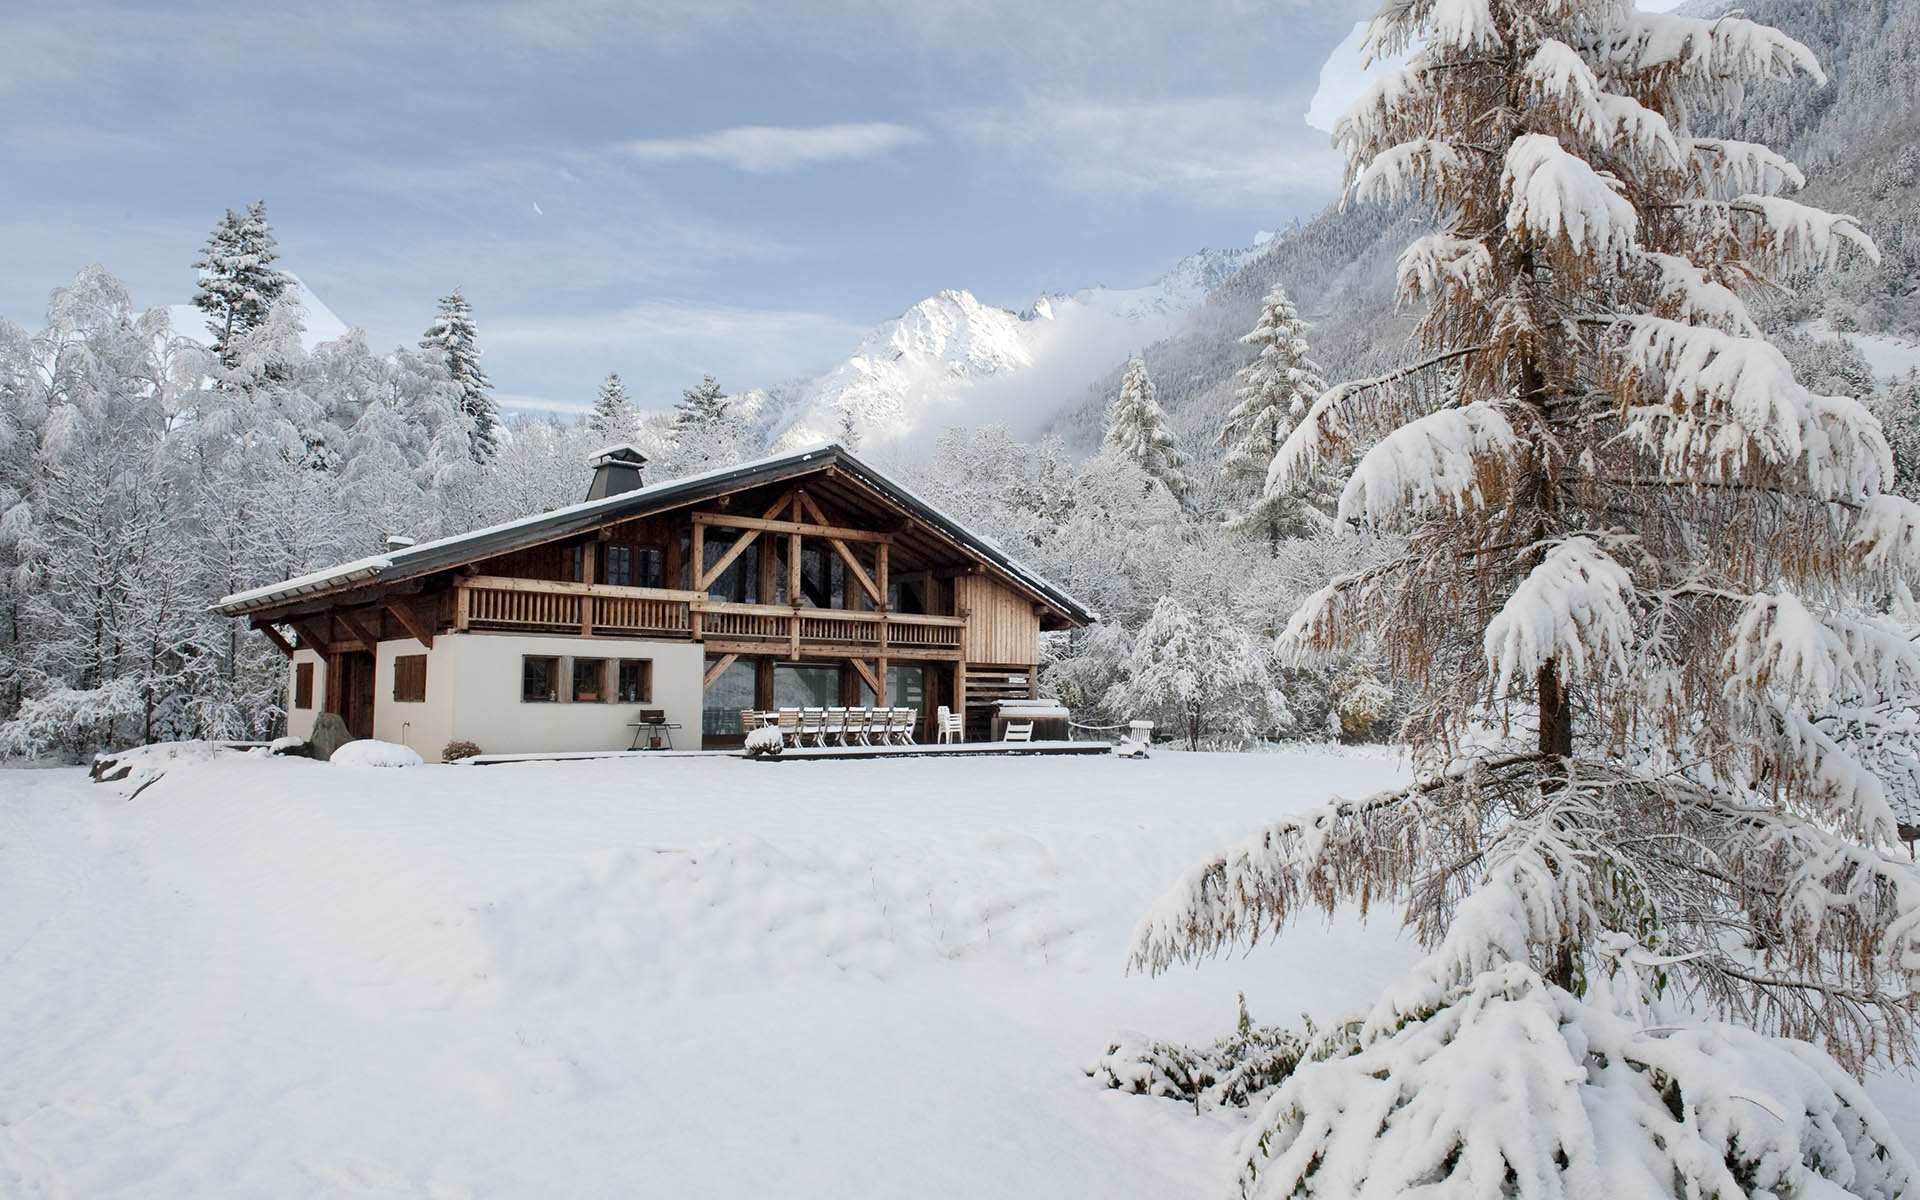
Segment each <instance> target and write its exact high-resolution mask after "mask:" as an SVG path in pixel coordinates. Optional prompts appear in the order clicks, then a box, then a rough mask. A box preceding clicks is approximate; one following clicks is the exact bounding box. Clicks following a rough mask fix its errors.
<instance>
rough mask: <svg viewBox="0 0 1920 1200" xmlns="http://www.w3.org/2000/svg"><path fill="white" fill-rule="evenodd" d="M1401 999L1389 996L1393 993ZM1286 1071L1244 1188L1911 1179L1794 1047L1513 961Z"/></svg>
mask: <svg viewBox="0 0 1920 1200" xmlns="http://www.w3.org/2000/svg"><path fill="white" fill-rule="evenodd" d="M1396 999H1397V998H1396ZM1366 1026H1367V1033H1366V1035H1365V1037H1364V1042H1363V1044H1362V1045H1360V1046H1359V1047H1358V1048H1357V1050H1356V1052H1354V1053H1351V1054H1347V1055H1323V1056H1319V1057H1317V1058H1315V1059H1313V1060H1310V1061H1307V1062H1305V1063H1303V1064H1302V1065H1300V1066H1299V1068H1298V1069H1297V1070H1296V1071H1293V1072H1291V1073H1290V1077H1289V1078H1287V1079H1285V1080H1284V1081H1283V1082H1282V1083H1281V1085H1280V1086H1279V1088H1278V1090H1277V1091H1275V1092H1274V1093H1273V1095H1272V1096H1271V1098H1269V1099H1268V1100H1267V1102H1266V1104H1265V1106H1264V1108H1263V1109H1262V1111H1261V1113H1260V1117H1259V1121H1258V1123H1257V1125H1256V1128H1255V1132H1254V1133H1253V1134H1252V1135H1251V1136H1250V1137H1249V1138H1248V1139H1247V1142H1246V1145H1245V1147H1244V1148H1245V1151H1246V1154H1247V1160H1246V1164H1245V1166H1244V1167H1243V1168H1242V1171H1241V1174H1240V1189H1241V1194H1242V1195H1243V1196H1247V1197H1275V1198H1278V1197H1295V1196H1326V1197H1335V1196H1338V1197H1350V1196H1405V1195H1412V1194H1415V1193H1419V1194H1421V1195H1433V1196H1460V1197H1478V1196H1569V1197H1571V1196H1623V1197H1624V1196H1635V1197H1652V1196H1673V1197H1707V1196H1717V1197H1736V1196H1738V1197H1746V1196H1752V1197H1786V1196H1816V1195H1819V1196H1865V1197H1876V1198H1878V1200H1895V1198H1896V1197H1899V1196H1902V1195H1906V1194H1908V1193H1907V1191H1906V1190H1905V1189H1907V1188H1909V1187H1910V1186H1911V1184H1912V1179H1913V1176H1914V1174H1915V1167H1914V1163H1913V1160H1912V1159H1911V1158H1910V1157H1909V1156H1908V1155H1907V1154H1906V1153H1905V1152H1904V1151H1903V1150H1901V1149H1900V1147H1899V1144H1898V1142H1897V1140H1896V1139H1895V1137H1894V1132H1893V1130H1892V1128H1891V1127H1890V1126H1889V1125H1888V1124H1887V1122H1886V1120H1885V1119H1884V1118H1882V1117H1881V1116H1880V1115H1879V1114H1878V1113H1877V1112H1876V1111H1875V1109H1874V1107H1873V1105H1872V1103H1871V1102H1870V1101H1868V1099H1867V1096H1866V1092H1865V1090H1864V1089H1863V1088H1862V1087H1861V1086H1860V1084H1859V1083H1858V1082H1857V1081H1856V1080H1854V1079H1853V1078H1852V1077H1851V1076H1849V1075H1848V1074H1847V1073H1846V1072H1845V1071H1842V1070H1841V1069H1839V1068H1838V1067H1837V1066H1836V1065H1835V1064H1834V1062H1833V1060H1832V1059H1831V1058H1829V1057H1827V1056H1826V1055H1825V1054H1823V1053H1821V1052H1820V1051H1818V1050H1816V1049H1814V1048H1813V1047H1811V1046H1808V1045H1806V1044H1804V1043H1800V1042H1793V1041H1787V1040H1784V1039H1777V1038H1768V1037H1763V1036H1761V1035H1759V1034H1756V1033H1754V1032H1752V1031H1751V1030H1747V1029H1742V1028H1739V1027H1738V1026H1732V1025H1720V1024H1698V1025H1689V1026H1687V1027H1667V1028H1653V1029H1650V1028H1648V1027H1647V1025H1646V1024H1645V1023H1644V1022H1642V1021H1637V1020H1630V1019H1626V1018H1624V1017H1622V1016H1620V1015H1618V1014H1616V1013H1611V1012H1607V1011H1605V1010H1603V1009H1601V1008H1599V1007H1597V1006H1595V1005H1591V1004H1586V1003H1584V1002H1582V1001H1581V1000H1579V999H1578V998H1577V997H1575V996H1573V995H1572V994H1570V993H1568V992H1566V991H1564V990H1562V989H1560V988H1556V987H1553V986H1552V985H1550V984H1548V983H1547V982H1546V981H1545V980H1543V979H1541V978H1540V976H1539V975H1538V974H1536V973H1535V972H1533V971H1531V970H1529V969H1528V968H1526V967H1525V966H1523V965H1521V964H1519V963H1507V964H1505V965H1504V966H1501V967H1497V968H1494V969H1492V970H1489V971H1487V972H1485V973H1483V974H1481V975H1479V976H1477V977H1475V978H1474V979H1473V980H1471V981H1470V982H1469V984H1468V985H1467V986H1466V987H1464V988H1462V989H1459V991H1458V992H1457V993H1456V994H1452V995H1451V996H1450V997H1449V999H1448V1000H1447V1001H1446V1002H1445V1003H1444V1004H1442V1005H1440V1006H1439V1007H1437V1008H1426V1007H1418V1006H1416V1007H1414V1008H1412V1009H1410V1010H1409V1009H1403V1008H1402V1007H1400V1005H1399V1004H1398V1003H1396V1002H1395V1000H1392V999H1390V1000H1389V1001H1386V1002H1383V1004H1382V1006H1381V1008H1379V1009H1377V1010H1376V1011H1375V1012H1374V1013H1373V1014H1372V1015H1371V1016H1370V1017H1369V1019H1368V1021H1367V1023H1366Z"/></svg>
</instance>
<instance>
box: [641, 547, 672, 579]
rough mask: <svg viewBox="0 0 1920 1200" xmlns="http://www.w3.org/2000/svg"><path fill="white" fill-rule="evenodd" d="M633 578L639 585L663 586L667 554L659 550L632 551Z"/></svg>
mask: <svg viewBox="0 0 1920 1200" xmlns="http://www.w3.org/2000/svg"><path fill="white" fill-rule="evenodd" d="M634 567H635V578H634V583H635V584H636V585H637V586H639V587H665V586H666V582H665V581H666V574H667V570H666V567H667V556H666V554H665V553H664V552H663V551H660V550H644V549H643V550H637V551H635V552H634Z"/></svg>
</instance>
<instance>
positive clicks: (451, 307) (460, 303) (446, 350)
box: [420, 288, 500, 462]
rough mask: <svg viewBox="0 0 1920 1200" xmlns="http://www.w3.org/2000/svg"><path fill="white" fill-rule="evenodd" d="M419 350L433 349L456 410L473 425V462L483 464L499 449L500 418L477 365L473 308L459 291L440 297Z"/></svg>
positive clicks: (488, 383)
mask: <svg viewBox="0 0 1920 1200" xmlns="http://www.w3.org/2000/svg"><path fill="white" fill-rule="evenodd" d="M420 348H421V349H422V350H437V351H439V352H440V354H441V355H442V356H443V358H444V360H445V362H446V368H447V375H448V377H449V378H451V379H452V380H453V386H454V390H455V392H456V393H457V394H458V397H459V408H460V411H461V412H462V413H464V414H465V415H466V416H467V417H468V418H469V419H470V420H472V422H473V430H472V432H471V434H470V435H469V439H470V450H471V452H472V455H473V459H474V461H475V462H485V461H487V460H488V459H490V458H492V457H493V455H494V452H495V451H496V450H498V449H499V442H500V415H499V410H498V409H497V408H495V406H494V403H493V397H492V396H490V395H488V394H487V389H489V388H491V387H492V386H493V380H491V379H488V378H487V373H486V371H484V370H483V369H481V366H480V335H479V331H478V330H477V329H475V328H474V324H473V306H472V305H470V304H468V303H467V298H466V297H465V296H464V295H462V294H461V292H460V289H459V288H454V289H453V291H452V293H451V294H449V295H446V296H442V297H441V298H440V315H439V317H438V318H436V319H435V321H434V322H433V324H432V325H430V326H428V327H427V332H426V335H425V336H424V337H422V338H421V339H420Z"/></svg>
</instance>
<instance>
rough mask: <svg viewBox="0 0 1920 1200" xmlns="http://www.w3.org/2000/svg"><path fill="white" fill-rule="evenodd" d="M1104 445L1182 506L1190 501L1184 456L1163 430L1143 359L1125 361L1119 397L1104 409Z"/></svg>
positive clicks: (1162, 413)
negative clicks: (1135, 465) (1105, 410)
mask: <svg viewBox="0 0 1920 1200" xmlns="http://www.w3.org/2000/svg"><path fill="white" fill-rule="evenodd" d="M1106 444H1107V445H1108V446H1111V447H1113V448H1114V449H1115V450H1117V451H1119V452H1120V453H1121V454H1123V455H1125V456H1126V457H1127V458H1130V459H1132V460H1133V461H1134V462H1136V463H1138V464H1139V465H1140V468H1141V470H1143V471H1145V472H1146V473H1147V474H1148V475H1150V476H1151V477H1152V478H1153V479H1155V480H1156V481H1158V482H1159V483H1160V485H1161V486H1163V487H1165V488H1166V489H1167V491H1168V493H1169V494H1171V495H1172V496H1173V498H1174V499H1175V500H1178V501H1179V502H1180V504H1181V506H1182V507H1185V506H1187V505H1188V504H1190V503H1191V502H1192V496H1193V487H1192V484H1191V483H1190V482H1189V481H1188V479H1187V459H1186V455H1184V454H1182V453H1181V452H1180V447H1179V446H1178V445H1177V444H1176V443H1175V442H1174V440H1173V433H1172V431H1170V430H1169V429H1168V428H1167V414H1166V411H1165V410H1163V409H1162V408H1161V407H1160V402H1159V401H1158V400H1156V399H1154V387H1153V379H1152V377H1151V376H1149V375H1148V374H1147V360H1146V359H1144V358H1141V357H1139V356H1138V355H1135V356H1134V357H1133V358H1132V359H1130V360H1128V362H1127V373H1126V376H1125V377H1124V378H1122V379H1121V381H1120V394H1119V395H1117V396H1115V397H1114V398H1113V404H1112V406H1111V407H1110V408H1108V409H1107V435H1106Z"/></svg>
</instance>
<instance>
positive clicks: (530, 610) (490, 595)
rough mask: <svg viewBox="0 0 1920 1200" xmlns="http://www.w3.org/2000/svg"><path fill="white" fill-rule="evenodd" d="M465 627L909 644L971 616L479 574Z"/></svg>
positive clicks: (946, 644)
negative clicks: (738, 600)
mask: <svg viewBox="0 0 1920 1200" xmlns="http://www.w3.org/2000/svg"><path fill="white" fill-rule="evenodd" d="M459 588H460V597H459V601H458V604H457V605H456V608H455V611H456V613H457V614H458V616H457V617H456V620H455V624H456V626H457V627H461V628H469V629H480V630H495V631H500V632H524V633H578V634H592V635H594V636H599V637H654V638H660V637H666V638H688V639H693V640H703V639H708V638H711V639H714V640H719V641H754V642H761V641H764V642H767V643H769V644H778V643H782V642H785V643H789V644H791V643H792V642H793V641H794V640H795V632H796V631H795V628H794V626H795V623H796V622H797V623H798V626H799V628H798V642H799V644H800V645H801V646H803V647H804V646H805V645H807V644H808V643H810V642H812V643H820V644H826V645H834V646H865V647H873V648H876V649H882V648H886V647H889V646H897V647H899V648H901V649H903V650H907V649H912V650H949V649H958V648H959V646H960V635H961V631H962V629H963V628H964V627H965V625H966V622H965V621H964V620H962V619H961V618H959V617H942V616H930V615H925V614H920V613H878V612H861V611H857V610H851V609H837V608H791V607H787V606H785V605H775V604H728V603H724V602H721V601H717V600H711V599H708V598H707V596H706V595H705V594H703V593H701V592H690V591H681V590H675V589H670V588H634V587H616V586H613V585H611V584H582V583H560V582H552V581H548V580H541V579H509V578H505V577H502V576H488V575H476V576H472V577H470V578H467V579H465V580H462V581H461V582H460V584H459Z"/></svg>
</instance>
